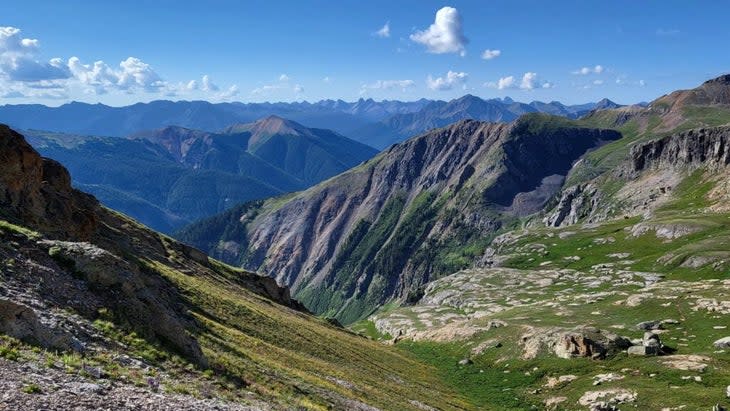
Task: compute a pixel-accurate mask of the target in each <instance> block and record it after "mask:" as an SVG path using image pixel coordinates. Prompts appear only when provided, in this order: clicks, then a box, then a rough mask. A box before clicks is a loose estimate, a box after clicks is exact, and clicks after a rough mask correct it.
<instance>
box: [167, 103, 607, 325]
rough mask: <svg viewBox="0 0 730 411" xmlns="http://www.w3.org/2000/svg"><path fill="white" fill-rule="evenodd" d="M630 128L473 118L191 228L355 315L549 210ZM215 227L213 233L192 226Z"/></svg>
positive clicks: (328, 309)
mask: <svg viewBox="0 0 730 411" xmlns="http://www.w3.org/2000/svg"><path fill="white" fill-rule="evenodd" d="M619 137H620V134H619V133H616V132H609V131H604V130H594V129H586V128H578V127H575V126H574V125H572V123H570V122H568V121H567V120H556V119H555V118H552V117H547V116H533V117H530V118H526V119H524V120H520V121H517V122H515V123H512V124H495V123H485V122H478V121H473V120H465V121H461V122H458V123H455V124H453V125H451V126H449V127H446V128H442V129H438V130H434V131H432V132H429V133H427V134H424V135H422V136H418V137H415V138H412V139H410V140H408V141H406V142H404V143H402V144H398V145H396V146H393V147H391V148H390V149H389V150H387V151H385V152H383V153H381V155H379V156H378V157H376V158H374V159H373V160H370V161H368V162H366V163H365V164H363V165H361V166H359V167H357V168H355V169H352V170H350V171H347V172H345V173H343V174H341V175H339V176H337V177H335V178H334V179H331V180H328V181H326V182H324V183H322V184H320V185H318V186H315V187H313V188H311V189H309V190H307V191H304V192H302V193H300V194H298V195H295V196H294V197H292V198H289V199H286V200H273V201H268V202H265V203H263V204H262V205H260V206H257V207H247V208H246V210H245V211H244V210H235V211H233V212H232V214H231V215H230V216H227V217H220V218H218V219H216V220H215V221H216V222H217V223H220V222H225V223H222V224H221V225H220V226H219V227H217V228H215V229H212V230H211V229H210V227H211V226H215V225H216V222H213V221H204V222H202V223H200V224H199V225H198V226H197V227H195V226H194V227H191V228H190V229H188V230H187V231H186V232H183V233H181V237H180V238H182V239H184V240H185V241H190V242H192V243H193V244H196V245H198V246H200V247H203V248H205V249H207V250H209V251H210V252H211V253H212V254H213V255H215V256H219V257H221V258H225V259H227V260H228V261H229V262H232V263H236V264H241V265H243V266H244V267H246V268H250V269H256V270H258V271H260V272H263V273H267V274H269V275H271V276H274V277H275V278H277V280H278V281H279V282H281V283H283V284H287V285H290V286H291V287H292V289H293V290H294V293H295V295H296V296H297V298H299V299H300V300H302V301H303V302H304V303H305V304H306V305H307V306H308V307H309V308H310V309H312V310H314V311H316V312H318V313H326V314H328V315H334V316H336V317H337V318H339V319H340V320H342V321H344V322H350V321H354V320H357V319H358V318H360V317H362V316H364V315H367V314H368V313H369V312H370V311H371V310H372V309H374V308H375V307H377V306H379V305H380V304H383V303H384V302H387V301H389V300H391V299H393V298H400V299H405V298H407V296H408V295H409V294H413V293H417V290H418V288H419V287H420V286H421V285H422V284H424V283H425V282H428V281H430V280H432V279H434V278H437V277H439V276H441V275H444V274H448V273H450V272H452V271H455V270H456V269H459V268H463V267H464V266H466V265H468V264H469V263H470V262H471V260H472V259H473V258H474V256H475V255H476V254H478V253H479V251H477V250H478V249H479V248H481V247H483V245H484V243H486V242H487V241H488V240H489V239H490V238H491V236H492V235H493V233H494V232H495V231H496V230H498V229H499V228H500V227H501V226H502V225H503V223H504V222H505V221H508V220H510V219H514V218H515V217H516V216H520V215H527V214H531V213H534V212H535V211H538V210H540V209H541V207H542V206H543V205H544V204H545V202H546V201H547V200H548V199H549V198H550V197H551V196H552V195H553V194H554V193H555V192H556V191H557V190H559V189H560V186H561V184H562V181H563V178H564V176H565V174H566V173H567V171H568V170H569V169H570V167H571V166H572V163H573V162H574V161H575V160H576V159H578V158H579V157H580V156H581V155H582V154H584V153H585V152H586V150H588V149H590V148H592V147H595V146H597V145H600V144H601V143H602V142H604V141H607V140H613V139H617V138H619ZM205 227H207V229H208V233H207V238H206V240H207V241H200V237H198V238H196V236H195V235H190V234H191V233H192V232H201V231H203V229H204V228H205ZM234 232H235V233H236V234H234V235H231V234H230V233H234ZM470 247H471V248H470ZM472 252H473V254H472Z"/></svg>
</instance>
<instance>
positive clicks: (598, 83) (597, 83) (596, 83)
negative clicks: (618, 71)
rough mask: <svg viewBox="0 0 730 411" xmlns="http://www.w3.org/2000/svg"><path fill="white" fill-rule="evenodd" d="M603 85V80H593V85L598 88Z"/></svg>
mask: <svg viewBox="0 0 730 411" xmlns="http://www.w3.org/2000/svg"><path fill="white" fill-rule="evenodd" d="M602 84H603V80H593V85H595V86H600V85H602Z"/></svg>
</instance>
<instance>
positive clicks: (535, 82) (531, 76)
mask: <svg viewBox="0 0 730 411" xmlns="http://www.w3.org/2000/svg"><path fill="white" fill-rule="evenodd" d="M554 86H555V85H554V84H553V83H551V82H549V81H542V80H540V79H539V78H538V76H537V73H533V72H527V73H525V74H524V75H523V76H522V81H520V88H521V89H522V90H534V89H536V88H553V87H554Z"/></svg>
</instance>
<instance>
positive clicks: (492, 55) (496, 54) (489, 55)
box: [482, 49, 502, 60]
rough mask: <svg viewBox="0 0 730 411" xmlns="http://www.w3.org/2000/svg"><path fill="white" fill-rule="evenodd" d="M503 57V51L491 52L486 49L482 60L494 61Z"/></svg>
mask: <svg viewBox="0 0 730 411" xmlns="http://www.w3.org/2000/svg"><path fill="white" fill-rule="evenodd" d="M500 55H502V50H490V49H486V50H484V52H482V59H484V60H492V59H495V58H497V57H499V56H500Z"/></svg>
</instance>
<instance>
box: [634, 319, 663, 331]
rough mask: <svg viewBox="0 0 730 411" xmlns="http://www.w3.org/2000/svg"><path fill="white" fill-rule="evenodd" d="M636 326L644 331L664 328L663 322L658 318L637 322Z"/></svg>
mask: <svg viewBox="0 0 730 411" xmlns="http://www.w3.org/2000/svg"><path fill="white" fill-rule="evenodd" d="M636 328H638V329H639V330H643V331H651V330H660V329H661V328H662V322H661V321H658V320H654V321H643V322H640V323H638V324H636Z"/></svg>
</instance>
